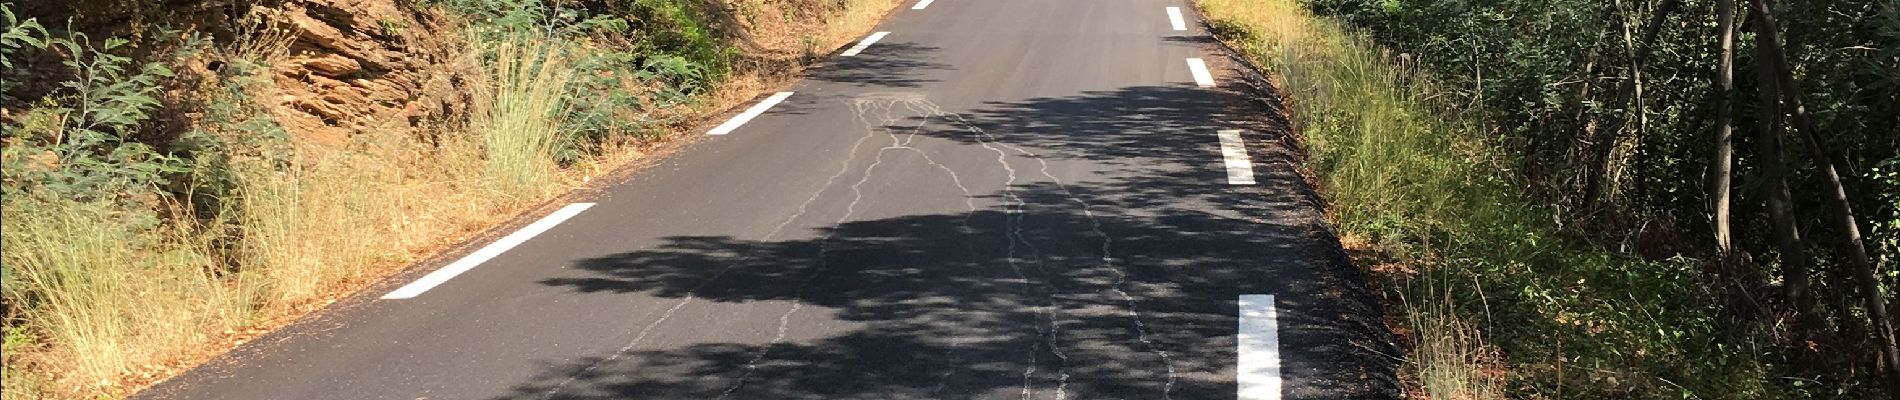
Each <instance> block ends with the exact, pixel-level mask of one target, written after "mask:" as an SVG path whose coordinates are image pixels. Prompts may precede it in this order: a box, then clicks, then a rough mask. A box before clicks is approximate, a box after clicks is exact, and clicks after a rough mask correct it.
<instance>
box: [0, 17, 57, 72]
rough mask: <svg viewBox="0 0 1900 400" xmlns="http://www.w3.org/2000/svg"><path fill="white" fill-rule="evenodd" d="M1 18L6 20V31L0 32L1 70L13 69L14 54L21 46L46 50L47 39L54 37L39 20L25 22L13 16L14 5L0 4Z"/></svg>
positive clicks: (30, 19) (33, 19)
mask: <svg viewBox="0 0 1900 400" xmlns="http://www.w3.org/2000/svg"><path fill="white" fill-rule="evenodd" d="M0 17H3V18H4V19H5V23H6V27H5V31H3V32H0V68H13V52H14V51H17V50H19V49H20V48H21V46H26V47H32V48H46V39H45V38H47V37H50V36H52V35H50V34H48V33H47V32H46V27H45V26H41V25H40V22H39V20H38V19H37V18H28V19H27V20H25V21H21V20H19V17H17V16H14V15H13V4H12V3H7V4H0Z"/></svg>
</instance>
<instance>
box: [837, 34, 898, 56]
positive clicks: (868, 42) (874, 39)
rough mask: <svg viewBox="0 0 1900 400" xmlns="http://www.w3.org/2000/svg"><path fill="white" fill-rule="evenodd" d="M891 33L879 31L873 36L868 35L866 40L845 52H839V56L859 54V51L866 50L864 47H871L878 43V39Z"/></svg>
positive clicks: (860, 41)
mask: <svg viewBox="0 0 1900 400" xmlns="http://www.w3.org/2000/svg"><path fill="white" fill-rule="evenodd" d="M889 34H891V33H890V32H878V33H873V34H871V36H866V37H864V40H859V41H858V45H856V46H851V48H850V49H846V50H845V51H844V53H842V54H839V56H844V57H851V56H855V55H858V53H861V52H864V49H867V48H870V47H871V44H872V43H877V41H878V39H883V38H884V35H889Z"/></svg>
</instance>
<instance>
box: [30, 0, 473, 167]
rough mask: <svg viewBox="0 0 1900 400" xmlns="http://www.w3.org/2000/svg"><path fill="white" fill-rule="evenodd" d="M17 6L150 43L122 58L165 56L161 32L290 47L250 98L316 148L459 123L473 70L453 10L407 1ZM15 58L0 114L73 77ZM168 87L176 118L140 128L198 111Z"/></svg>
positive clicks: (224, 44) (196, 70) (45, 62)
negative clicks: (263, 88) (264, 87)
mask: <svg viewBox="0 0 1900 400" xmlns="http://www.w3.org/2000/svg"><path fill="white" fill-rule="evenodd" d="M14 6H16V7H17V9H16V11H17V12H18V13H19V15H20V17H21V18H22V19H25V18H37V19H39V20H40V22H41V23H42V24H44V25H46V26H48V27H51V28H55V29H58V30H63V29H66V28H68V27H70V29H71V30H74V31H79V32H84V33H86V34H87V35H88V36H89V37H90V38H92V39H93V40H103V39H104V38H108V37H122V38H131V39H134V43H152V44H155V45H152V46H143V45H141V46H138V47H139V48H138V49H135V50H133V51H132V53H133V54H129V55H132V56H134V57H135V58H137V59H141V60H165V59H168V55H167V54H169V53H166V52H168V51H171V50H172V49H174V48H175V47H176V46H172V45H171V43H173V42H167V41H165V40H155V39H158V37H157V35H155V34H156V33H161V32H165V30H166V29H175V30H178V31H182V32H192V33H196V34H201V35H203V36H202V37H207V38H210V39H211V42H212V45H214V46H219V47H221V48H225V49H232V48H244V47H250V48H257V47H273V48H281V49H286V51H285V52H284V54H282V55H281V56H278V57H272V59H271V60H269V61H270V66H269V67H270V75H271V76H270V80H271V81H272V82H273V83H274V84H275V85H274V86H275V87H274V88H273V89H272V90H271V91H270V93H258V94H259V95H262V96H259V97H256V99H257V101H259V102H261V103H263V104H260V105H261V106H263V107H264V108H266V109H269V110H271V113H272V114H274V116H275V117H276V119H277V120H278V122H279V123H281V124H283V125H284V127H285V128H286V129H287V130H289V131H290V132H291V133H292V134H295V135H297V136H300V137H304V138H308V139H311V140H313V141H315V142H317V143H322V144H329V145H339V146H340V145H343V144H346V143H348V142H349V141H350V138H351V137H352V136H355V135H360V134H364V133H367V132H390V131H402V132H408V131H407V130H408V129H412V128H419V127H422V126H424V125H425V124H427V123H428V122H429V121H432V120H438V119H444V118H459V117H460V116H462V115H465V110H464V108H465V107H466V105H467V104H468V101H467V99H468V98H469V96H468V95H467V93H466V91H465V90H464V89H466V88H468V87H470V86H471V85H469V84H468V81H469V78H476V77H479V74H478V73H477V72H475V71H476V70H475V66H474V65H473V64H472V61H473V60H467V59H463V58H462V57H463V56H462V54H463V52H462V51H460V42H461V37H460V35H458V32H454V31H455V30H456V29H457V28H456V27H457V24H456V23H455V22H454V21H453V20H452V19H451V18H452V17H449V16H447V15H443V14H440V12H439V11H428V10H426V8H425V7H417V6H414V5H412V4H410V2H408V1H405V0H70V1H64V2H61V1H29V2H25V3H19V4H14ZM69 21H70V24H69ZM154 52H157V53H154ZM215 53H217V52H213V54H215ZM14 57H15V58H14V59H13V60H12V61H15V67H16V68H13V69H10V70H8V71H0V78H4V79H6V80H7V81H8V82H9V83H13V85H8V86H9V88H8V89H7V92H6V93H4V95H3V96H0V99H4V100H5V104H0V119H4V118H8V117H9V116H10V115H15V114H17V113H18V112H20V111H22V110H23V109H24V108H26V107H29V106H30V104H33V103H35V102H37V101H38V100H39V99H40V98H41V97H43V96H46V95H47V94H49V93H53V92H54V91H55V90H56V89H57V88H58V86H57V85H56V83H57V82H60V81H65V80H70V79H73V78H72V77H71V71H69V70H67V69H66V68H65V67H63V66H61V65H60V62H59V61H60V59H61V57H60V56H59V55H58V54H54V53H52V52H47V51H23V52H21V53H19V54H15V55H14ZM216 58H217V57H215V56H212V57H199V59H195V60H188V61H185V62H184V65H181V66H180V67H183V68H182V70H181V71H180V72H181V74H182V75H183V76H184V77H186V81H185V82H190V81H192V80H199V81H202V80H203V78H208V77H210V76H211V75H213V74H215V73H216V71H215V70H217V69H218V68H219V67H220V66H221V65H223V63H225V62H230V61H232V60H219V59H216ZM176 86H177V87H173V88H172V89H174V90H172V91H171V93H172V95H171V97H172V99H170V100H172V101H168V104H171V106H168V107H167V112H169V113H171V114H172V115H170V116H169V118H167V120H168V121H167V122H166V123H164V124H163V125H162V126H154V127H150V128H148V129H150V130H152V132H145V133H144V134H151V135H157V137H166V136H169V135H175V134H178V133H182V132H183V131H184V130H188V129H190V126H189V125H190V122H189V121H190V120H191V119H193V118H194V117H192V115H196V114H198V113H199V112H200V110H199V109H197V107H198V105H197V104H196V103H195V101H193V100H191V99H189V98H190V97H191V96H192V95H191V94H190V93H188V92H185V91H184V90H187V89H188V87H190V86H194V84H191V83H181V84H180V85H176Z"/></svg>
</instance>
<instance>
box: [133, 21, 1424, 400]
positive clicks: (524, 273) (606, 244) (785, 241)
mask: <svg viewBox="0 0 1900 400" xmlns="http://www.w3.org/2000/svg"><path fill="white" fill-rule="evenodd" d="M912 1H916V0H912ZM913 4H914V3H913ZM913 4H906V5H903V6H901V8H900V9H899V10H897V11H896V12H894V13H893V14H892V15H891V16H890V17H889V18H887V19H886V20H885V21H884V22H883V23H882V24H881V25H880V26H879V27H878V28H877V29H876V31H882V32H890V33H889V34H888V35H885V36H883V37H881V39H880V40H879V41H877V42H876V43H874V44H871V45H869V46H866V47H864V48H862V51H861V53H858V54H856V55H852V56H843V55H838V56H834V58H833V59H832V60H830V61H828V62H826V63H825V65H822V66H821V67H819V68H816V69H815V70H813V71H811V72H810V74H809V76H808V77H807V78H806V79H805V80H804V81H802V82H800V83H798V84H797V85H795V86H794V87H792V88H790V89H789V91H791V92H793V94H792V95H791V96H789V97H785V98H784V101H783V102H780V103H777V104H776V105H773V106H772V107H771V108H770V109H769V110H765V111H764V112H763V113H761V114H759V115H758V116H757V117H756V118H753V119H751V120H749V121H747V122H745V123H744V124H743V125H740V126H738V127H737V128H736V129H733V130H732V131H731V133H730V134H727V135H721V136H712V137H710V138H707V139H705V140H701V141H699V142H697V143H695V144H693V145H690V146H688V147H687V148H685V149H682V150H681V151H679V152H677V153H675V154H673V155H671V156H668V158H667V159H665V160H663V161H661V162H660V163H659V164H657V165H654V166H651V167H649V168H646V169H644V170H642V171H639V172H637V173H634V174H632V175H631V176H630V177H629V178H627V179H625V180H624V181H621V182H617V183H613V184H609V185H605V186H604V187H603V188H602V189H601V190H600V191H599V192H598V193H597V194H594V195H591V196H590V197H589V198H583V199H580V200H576V201H580V202H590V203H594V204H595V205H594V206H592V207H591V208H586V209H585V210H581V211H580V212H579V213H576V214H572V218H568V219H566V220H563V221H559V222H558V224H553V223H548V224H541V225H543V226H542V227H546V228H547V229H546V230H545V231H544V232H539V233H538V234H537V235H532V237H529V238H526V240H525V241H520V243H519V245H518V246H515V247H513V248H510V249H507V250H506V251H504V252H500V253H499V254H495V255H494V257H493V258H490V259H486V260H485V262H481V263H479V264H474V266H473V268H471V269H467V270H466V271H465V272H462V273H460V274H454V276H453V277H450V278H448V279H446V280H441V281H440V284H439V285H437V286H433V287H431V288H428V290H426V291H421V292H420V293H415V296H414V297H413V298H402V299H385V298H381V297H382V296H383V295H384V294H385V293H388V292H389V291H391V290H394V289H396V288H398V287H402V286H405V285H410V284H411V282H414V281H417V280H418V279H421V277H422V276H423V274H427V273H430V272H431V271H434V270H436V269H438V268H442V266H443V265H444V264H447V263H448V261H454V260H455V259H456V258H458V257H461V256H463V255H464V254H463V253H458V254H450V255H448V256H447V257H446V258H444V259H443V260H442V261H440V262H435V261H432V262H427V263H422V264H419V265H416V266H414V267H413V268H411V269H410V270H409V272H406V273H404V274H399V275H398V276H396V277H393V278H391V279H390V280H389V281H386V282H383V283H381V284H379V285H378V286H376V287H373V288H371V289H370V290H368V291H366V292H365V293H362V294H360V295H358V296H356V297H354V298H351V299H348V300H345V301H343V302H340V303H338V305H337V306H333V307H331V308H330V309H328V310H325V311H322V312H319V313H317V314H316V315H313V316H311V317H309V318H306V319H305V320H304V321H300V322H298V323H296V324H293V325H292V326H290V327H288V328H285V329H283V330H280V331H278V332H275V333H272V334H269V335H266V336H265V337H263V338H260V339H259V340H256V341H253V342H251V343H249V344H246V345H244V346H242V347H240V348H238V349H237V350H235V351H233V352H232V353H230V354H227V355H225V356H222V357H220V358H218V359H216V360H214V361H212V362H210V363H208V364H207V365H204V366H202V367H199V368H197V369H194V370H192V371H189V372H187V373H185V374H183V375H180V376H178V377H176V378H174V379H171V380H168V381H166V382H163V383H161V384H159V385H157V386H155V387H153V388H151V389H149V390H146V391H145V392H143V393H140V394H139V395H138V396H137V397H138V398H152V399H159V398H180V399H547V398H560V399H610V398H612V399H617V398H642V399H689V398H697V399H886V398H983V399H1005V398H1008V399H1021V398H1036V399H1055V398H1073V399H1097V398H1129V399H1133V398H1144V399H1164V398H1173V399H1223V398H1236V396H1241V397H1242V398H1285V399H1349V398H1375V399H1385V398H1397V397H1398V391H1399V389H1398V385H1397V383H1396V378H1395V377H1394V371H1395V370H1396V368H1397V367H1396V365H1397V361H1396V360H1397V357H1399V356H1400V350H1399V349H1397V348H1396V347H1395V345H1393V344H1392V343H1393V340H1392V339H1391V334H1390V333H1389V332H1387V331H1386V329H1385V328H1384V325H1383V324H1382V323H1381V322H1380V321H1381V318H1382V314H1381V310H1380V309H1379V306H1378V305H1377V304H1376V303H1375V302H1374V301H1373V300H1372V298H1371V297H1370V294H1369V289H1367V288H1366V287H1365V286H1364V283H1363V280H1362V279H1361V278H1360V277H1359V275H1358V273H1357V272H1355V269H1354V268H1353V267H1352V266H1351V265H1350V264H1349V261H1348V260H1347V258H1346V256H1345V254H1344V252H1343V251H1341V250H1340V248H1339V244H1338V240H1337V239H1336V238H1335V237H1333V236H1332V234H1331V233H1330V231H1329V230H1327V229H1326V228H1325V226H1324V225H1323V223H1322V220H1321V218H1320V208H1319V203H1318V201H1317V200H1316V199H1315V196H1314V195H1313V193H1312V190H1311V189H1310V188H1309V187H1308V185H1307V184H1306V183H1305V182H1304V181H1303V180H1302V179H1301V178H1300V176H1299V175H1298V174H1297V173H1296V172H1295V170H1294V169H1293V168H1294V167H1293V163H1295V162H1296V161H1295V158H1294V157H1293V156H1292V154H1293V153H1292V151H1291V150H1290V149H1289V148H1288V145H1287V144H1286V142H1287V140H1286V138H1285V137H1284V134H1282V133H1278V129H1274V126H1276V125H1275V124H1274V123H1273V122H1272V121H1273V118H1271V116H1272V115H1273V112H1274V110H1272V109H1269V108H1265V107H1263V106H1260V104H1264V103H1262V102H1258V101H1254V100H1250V98H1249V96H1250V95H1260V94H1261V93H1244V92H1245V91H1246V90H1248V89H1244V87H1245V85H1242V84H1241V83H1242V81H1241V80H1240V79H1239V78H1240V76H1241V74H1240V73H1239V72H1238V71H1236V70H1233V69H1230V68H1227V67H1225V65H1230V64H1231V63H1226V62H1222V61H1220V60H1222V59H1223V58H1222V56H1221V54H1222V53H1221V52H1220V51H1219V50H1218V47H1217V45H1215V44H1213V43H1212V42H1211V41H1210V39H1208V37H1207V36H1206V33H1205V31H1204V28H1202V27H1200V26H1199V23H1198V21H1197V20H1196V19H1197V17H1196V15H1195V14H1196V13H1195V12H1194V11H1193V10H1192V9H1190V8H1189V7H1190V5H1188V4H1185V2H1180V1H1168V0H1018V1H997V0H933V1H931V2H930V3H929V6H928V7H927V8H924V9H921V10H919V9H912V8H911V7H912V5H913ZM1167 7H1180V8H1182V10H1183V11H1184V12H1183V14H1184V17H1185V21H1184V22H1186V25H1187V29H1186V30H1175V29H1173V27H1172V24H1171V22H1170V19H1169V17H1168V14H1167V12H1166V8H1167ZM1189 58H1205V59H1207V60H1209V64H1210V65H1213V66H1214V70H1213V71H1212V72H1211V75H1212V76H1213V77H1215V78H1216V79H1218V80H1219V82H1220V85H1219V86H1218V87H1201V86H1200V85H1197V84H1196V79H1195V77H1194V74H1193V73H1192V72H1191V71H1190V68H1189V62H1187V61H1186V60H1187V59H1189ZM1231 129H1243V131H1241V132H1240V133H1239V135H1238V136H1236V137H1233V138H1238V139H1240V143H1244V145H1245V146H1246V151H1245V152H1233V151H1230V152H1228V153H1226V154H1224V153H1223V151H1222V148H1223V145H1222V140H1221V138H1220V137H1219V136H1220V135H1218V132H1220V131H1223V130H1231ZM1230 139H1231V138H1230ZM1231 144H1232V143H1230V145H1231ZM1239 155H1245V156H1247V157H1246V158H1247V160H1237V159H1236V156H1239ZM1245 173H1251V174H1252V175H1253V177H1252V180H1253V182H1252V183H1251V184H1245V183H1246V182H1245V181H1244V180H1235V179H1234V178H1236V176H1235V175H1234V174H1245ZM1235 182H1238V183H1242V184H1235ZM545 214H546V212H542V213H540V214H536V215H528V216H524V217H523V218H522V222H521V223H517V224H515V226H512V227H509V228H504V229H503V230H502V231H499V234H497V235H491V236H493V237H490V238H486V239H483V241H485V242H488V241H497V238H498V237H500V236H501V235H505V234H507V233H508V232H509V231H512V230H513V229H517V228H519V226H520V225H522V224H525V223H526V222H531V221H534V220H536V219H540V218H542V216H543V215H545ZM503 240H505V239H503ZM485 242H478V243H472V244H471V245H470V246H468V247H470V249H469V250H470V251H473V250H475V249H478V248H481V247H482V246H483V245H486V243H485ZM438 275H440V274H438ZM1250 295H1271V296H1273V297H1272V298H1271V301H1270V303H1269V304H1271V307H1268V308H1266V309H1268V310H1271V311H1272V312H1271V313H1270V314H1260V313H1250V314H1247V315H1248V317H1247V318H1243V317H1242V313H1243V312H1242V307H1243V303H1242V302H1241V301H1240V299H1241V298H1242V296H1250ZM1253 298H1254V299H1255V301H1253V302H1252V303H1247V304H1251V305H1246V306H1247V307H1254V308H1253V309H1254V310H1256V311H1258V310H1260V309H1261V308H1260V307H1263V304H1262V303H1261V301H1260V300H1259V299H1261V297H1253ZM1263 315H1264V316H1265V317H1263ZM1263 318H1265V319H1263ZM1268 321H1270V322H1271V323H1270V324H1266V325H1262V324H1261V323H1262V322H1268ZM1261 326H1266V327H1267V328H1264V330H1261V329H1263V328H1260V327H1261ZM1249 327H1252V328H1249ZM1243 330H1246V331H1248V333H1247V334H1246V335H1243V334H1242V331H1243ZM1243 359H1245V360H1252V361H1245V362H1249V363H1251V364H1247V365H1249V366H1248V367H1245V368H1243V367H1242V366H1241V363H1243V361H1242V360H1243ZM1262 360H1270V361H1265V362H1269V363H1268V364H1263V363H1262V362H1263V361H1262ZM1273 362H1277V365H1276V364H1271V363H1273ZM1275 382H1279V383H1280V384H1279V386H1273V385H1274V384H1275ZM1243 394H1244V395H1243Z"/></svg>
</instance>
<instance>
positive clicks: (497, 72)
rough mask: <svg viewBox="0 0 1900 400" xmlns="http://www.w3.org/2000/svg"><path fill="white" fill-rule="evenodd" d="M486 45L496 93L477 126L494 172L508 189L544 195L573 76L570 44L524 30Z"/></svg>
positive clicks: (520, 194)
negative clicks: (568, 53)
mask: <svg viewBox="0 0 1900 400" xmlns="http://www.w3.org/2000/svg"><path fill="white" fill-rule="evenodd" d="M483 45H484V46H486V48H485V49H484V50H486V51H488V52H490V53H491V54H492V57H493V59H492V60H490V61H488V68H489V70H490V71H491V72H492V73H493V79H494V92H493V99H492V100H491V101H490V103H489V106H488V110H487V111H488V112H487V113H486V115H480V116H478V117H477V119H476V121H475V127H474V130H475V132H477V133H478V134H479V135H481V137H482V138H483V144H484V146H485V147H484V148H485V149H486V153H487V159H488V167H487V174H488V177H489V178H490V179H493V180H494V182H495V187H496V188H497V190H499V191H501V192H502V193H504V194H507V195H510V196H517V197H520V198H524V199H538V198H540V197H541V196H544V195H546V194H547V191H548V190H549V189H550V188H551V187H552V185H551V183H553V179H554V172H555V164H554V158H553V153H554V149H555V146H557V145H558V144H559V143H557V142H556V141H557V140H559V139H560V137H561V131H560V128H561V120H560V117H561V115H560V111H561V110H560V106H561V104H562V102H563V101H564V100H563V95H565V94H566V91H565V89H566V87H567V85H568V83H569V81H571V80H572V70H571V69H569V66H568V63H567V56H566V55H565V54H564V52H565V49H562V48H560V47H558V46H557V45H556V44H554V43H551V41H550V40H547V39H542V38H537V37H534V36H530V35H528V34H522V33H513V34H509V35H507V36H505V37H503V38H500V39H498V40H493V41H491V42H489V43H483Z"/></svg>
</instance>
